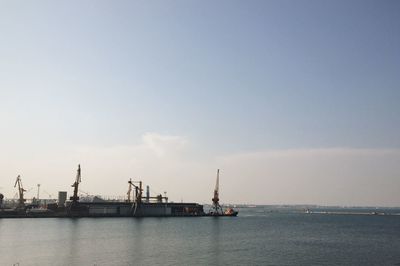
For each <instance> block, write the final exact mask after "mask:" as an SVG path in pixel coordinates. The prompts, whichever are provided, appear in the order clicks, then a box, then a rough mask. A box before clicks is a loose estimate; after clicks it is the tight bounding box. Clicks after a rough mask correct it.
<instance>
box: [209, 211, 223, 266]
mask: <svg viewBox="0 0 400 266" xmlns="http://www.w3.org/2000/svg"><path fill="white" fill-rule="evenodd" d="M210 219H211V230H210V245H209V246H210V255H211V256H210V262H211V264H213V265H219V264H220V260H219V256H220V248H219V247H220V219H219V218H216V217H210Z"/></svg>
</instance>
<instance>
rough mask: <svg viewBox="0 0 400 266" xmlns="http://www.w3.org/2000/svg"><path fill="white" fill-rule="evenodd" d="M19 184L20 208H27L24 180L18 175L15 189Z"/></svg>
mask: <svg viewBox="0 0 400 266" xmlns="http://www.w3.org/2000/svg"><path fill="white" fill-rule="evenodd" d="M17 184H18V195H19V199H18V206H17V207H18V208H20V209H21V208H22V209H23V208H25V199H24V192H25V191H26V190H25V189H24V187H23V186H22V180H21V176H20V175H18V176H17V180H15V184H14V187H16V186H17Z"/></svg>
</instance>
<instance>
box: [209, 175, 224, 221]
mask: <svg viewBox="0 0 400 266" xmlns="http://www.w3.org/2000/svg"><path fill="white" fill-rule="evenodd" d="M211 211H212V213H213V214H215V215H218V214H223V210H222V207H221V205H220V204H219V169H217V182H216V184H215V189H214V197H213V198H212V206H211Z"/></svg>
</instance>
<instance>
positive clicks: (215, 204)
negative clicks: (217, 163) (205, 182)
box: [207, 169, 239, 217]
mask: <svg viewBox="0 0 400 266" xmlns="http://www.w3.org/2000/svg"><path fill="white" fill-rule="evenodd" d="M238 213H239V212H238V211H235V210H234V209H232V208H228V209H226V210H225V211H224V210H223V209H222V207H221V205H220V204H219V169H218V170H217V182H216V184H215V189H214V197H213V198H212V205H211V209H210V211H209V212H208V215H207V216H215V217H219V216H232V217H234V216H237V215H238Z"/></svg>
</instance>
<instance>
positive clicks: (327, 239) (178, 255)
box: [0, 207, 400, 266]
mask: <svg viewBox="0 0 400 266" xmlns="http://www.w3.org/2000/svg"><path fill="white" fill-rule="evenodd" d="M338 210H339V211H343V210H342V209H336V210H335V211H338ZM239 211H240V212H239V216H238V217H235V218H233V217H220V218H213V217H201V218H182V217H180V218H77V219H65V218H64V219H62V218H46V219H40V218H36V219H0V265H2V266H3V265H20V266H24V265H41V266H42V265H60V266H61V265H97V266H100V265H400V216H399V215H396V210H394V211H392V214H394V215H363V214H326V213H311V214H310V213H308V214H307V213H306V212H304V211H300V210H299V209H296V208H274V207H258V208H241V209H240V210H239ZM318 211H321V209H318ZM328 211H332V209H331V210H328ZM345 211H348V212H349V213H350V212H351V213H353V212H357V211H359V212H360V213H365V212H366V213H369V212H370V210H365V209H362V210H358V209H354V210H353V209H346V210H345ZM386 212H388V211H387V210H386Z"/></svg>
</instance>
